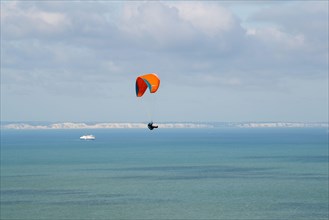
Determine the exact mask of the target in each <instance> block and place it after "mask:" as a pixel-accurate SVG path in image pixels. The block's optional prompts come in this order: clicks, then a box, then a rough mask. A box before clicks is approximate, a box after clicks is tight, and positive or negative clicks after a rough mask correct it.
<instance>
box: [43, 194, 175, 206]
mask: <svg viewBox="0 0 329 220" xmlns="http://www.w3.org/2000/svg"><path fill="white" fill-rule="evenodd" d="M177 201H178V200H172V199H157V198H132V197H130V196H127V197H119V198H115V197H113V198H98V199H80V200H66V201H55V202H46V204H48V205H61V206H62V205H64V206H65V205H77V206H101V205H105V206H108V205H128V204H155V203H156V204H164V203H172V202H177ZM43 204H45V203H43Z"/></svg>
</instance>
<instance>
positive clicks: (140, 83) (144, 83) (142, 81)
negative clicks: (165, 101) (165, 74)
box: [136, 73, 160, 97]
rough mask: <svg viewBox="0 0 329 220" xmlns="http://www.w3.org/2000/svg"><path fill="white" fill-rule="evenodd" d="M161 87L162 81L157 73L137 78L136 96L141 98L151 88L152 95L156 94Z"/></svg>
mask: <svg viewBox="0 0 329 220" xmlns="http://www.w3.org/2000/svg"><path fill="white" fill-rule="evenodd" d="M159 86H160V79H159V77H158V76H157V74H155V73H150V74H146V75H142V76H139V77H137V79H136V96H137V97H141V96H143V94H144V93H145V91H146V89H147V88H149V90H150V93H155V92H156V91H157V90H158V88H159Z"/></svg>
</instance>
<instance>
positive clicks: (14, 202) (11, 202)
mask: <svg viewBox="0 0 329 220" xmlns="http://www.w3.org/2000/svg"><path fill="white" fill-rule="evenodd" d="M33 202H34V201H31V200H1V201H0V204H1V205H21V204H32V203H33Z"/></svg>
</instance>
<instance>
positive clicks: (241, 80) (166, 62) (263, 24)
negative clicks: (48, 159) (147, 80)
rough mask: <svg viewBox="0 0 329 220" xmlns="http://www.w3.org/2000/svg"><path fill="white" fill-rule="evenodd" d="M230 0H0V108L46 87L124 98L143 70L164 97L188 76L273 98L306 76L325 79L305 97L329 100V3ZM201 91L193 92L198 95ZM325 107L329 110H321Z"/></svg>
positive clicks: (293, 89) (60, 92)
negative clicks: (250, 7)
mask: <svg viewBox="0 0 329 220" xmlns="http://www.w3.org/2000/svg"><path fill="white" fill-rule="evenodd" d="M236 4H238V3H236ZM251 4H252V3H251ZM234 6H235V5H234V3H231V4H225V2H153V1H151V2H106V1H105V2H72V1H69V2H56V1H46V2H39V1H35V2H34V1H28V2H23V1H17V2H1V35H2V36H1V87H2V93H3V95H2V98H3V101H4V102H5V103H6V106H8V108H6V107H3V112H5V116H6V115H8V116H6V117H8V118H13V117H14V115H13V114H11V113H9V111H10V108H15V106H16V108H17V107H18V106H19V105H18V104H16V103H11V101H9V100H13V99H15V102H20V100H19V98H18V97H17V96H18V95H19V94H21V95H22V94H23V95H24V94H25V95H26V94H29V97H33V96H36V94H40V93H46V94H49V97H52V98H51V99H54V100H53V101H55V100H58V99H60V98H59V97H58V96H65V97H68V96H69V97H72V99H73V98H76V97H81V96H88V97H90V96H91V97H92V96H96V97H101V99H103V101H105V99H108V100H112V101H113V103H116V104H118V102H119V101H118V100H117V98H116V97H118V96H119V97H120V98H127V97H129V95H130V93H128V92H124V91H125V89H131V88H130V87H133V84H134V80H135V78H136V76H137V75H138V74H141V73H144V72H158V73H159V74H160V75H161V78H162V81H163V82H165V83H163V86H164V88H163V89H164V91H166V92H167V93H168V97H175V95H173V94H174V92H176V91H178V90H179V91H180V92H181V91H182V89H181V86H182V85H184V86H185V87H186V90H188V92H187V93H191V92H192V91H193V89H194V88H196V87H198V88H201V89H204V90H205V93H207V94H209V93H211V92H212V91H214V92H215V93H217V94H219V93H223V92H226V93H228V94H230V93H231V91H232V90H233V94H235V93H237V91H239V92H242V93H244V94H246V93H253V94H254V93H255V91H260V92H261V93H264V92H266V93H270V94H268V97H270V99H272V98H273V97H271V93H272V92H277V91H279V93H278V96H280V95H282V94H284V93H285V92H288V93H289V92H290V93H296V94H298V93H300V91H299V90H298V89H300V88H297V87H298V86H296V85H297V84H298V83H301V84H302V85H303V84H304V85H303V86H305V87H307V86H312V87H318V88H320V91H318V92H319V93H316V94H313V93H312V92H304V93H303V95H302V96H308V95H307V94H309V95H310V96H314V95H315V96H317V98H319V99H320V101H317V102H316V103H317V104H316V105H317V106H318V108H326V109H327V108H328V106H327V105H326V104H325V103H324V104H323V102H324V100H325V99H326V98H327V97H328V96H327V95H325V94H324V92H326V89H327V86H325V85H324V84H321V82H325V81H326V80H328V2H326V1H309V2H308V1H300V2H289V3H284V2H281V3H278V4H268V5H266V4H265V6H264V7H259V8H258V10H255V12H254V13H251V14H250V15H249V16H247V19H245V20H242V18H241V16H240V17H239V14H238V13H236V12H235V11H234V10H233V9H232V8H233V7H234ZM255 7H256V6H255ZM256 8H257V7H256ZM242 24H244V25H242ZM166 85H170V88H169V86H167V88H166ZM166 89H167V90H166ZM169 89H170V90H171V91H169ZM131 90H132V91H133V90H134V88H132V89H131ZM223 90H225V91H223ZM132 93H133V92H132ZM176 93H177V92H176ZM203 95H204V94H200V96H199V97H195V99H196V100H200V101H201V102H202V100H201V99H202V97H201V96H203ZM249 95H251V94H249ZM176 96H177V95H176ZM236 96H238V94H236V95H234V96H231V97H230V99H235V98H236ZM241 97H243V95H241ZM301 98H302V97H299V96H297V99H301ZM39 99H42V98H41V97H39ZM244 99H245V98H244ZM260 99H263V98H260ZM291 99H293V96H292V97H291ZM308 99H311V98H308ZM7 100H8V101H7ZM63 100H64V99H63ZM236 101H237V102H240V100H239V99H237V100H236ZM68 102H70V101H69V100H66V101H65V102H64V101H63V103H61V104H60V105H67V104H68ZM178 102H179V99H176V100H173V103H172V104H174V105H175V104H177V103H178ZM251 102H252V100H251ZM7 103H8V104H7ZM319 103H322V104H319ZM165 104H166V106H168V105H171V104H170V103H169V102H166V103H165ZM276 104H277V103H276ZM311 104H313V105H314V104H315V103H309V105H311ZM128 105H129V104H128ZM187 105H189V104H187ZM253 105H257V104H256V103H253ZM71 107H72V108H73V106H71ZM208 107H210V106H208ZM39 108H40V106H39ZM102 108H110V107H109V106H102ZM226 108H227V109H228V108H229V106H226ZM234 108H235V109H237V106H234ZM79 109H81V106H79ZM30 111H31V112H32V111H33V109H32V108H31V110H30ZM76 111H78V109H76ZM89 111H90V109H89ZM118 111H119V110H118ZM227 111H228V110H227ZM318 113H319V112H317V113H313V114H314V115H316V114H318ZM104 114H105V113H104ZM115 114H118V112H115ZM195 114H197V113H195ZM213 114H215V113H213ZM306 114H308V113H306ZM320 114H321V115H322V116H321V118H322V119H324V118H325V117H326V116H323V115H324V111H322V112H321V113H320ZM34 117H36V116H34ZM45 117H47V116H45ZM58 117H60V116H58ZM118 117H121V116H120V115H118ZM193 117H194V116H193V115H191V117H190V119H191V118H193ZM227 117H232V116H228V115H227ZM241 117H242V116H241ZM268 117H272V116H270V115H269V116H268ZM277 117H279V116H277ZM310 118H311V117H310ZM93 119H94V118H93ZM93 119H91V120H93ZM187 120H188V119H187ZM306 120H307V119H306Z"/></svg>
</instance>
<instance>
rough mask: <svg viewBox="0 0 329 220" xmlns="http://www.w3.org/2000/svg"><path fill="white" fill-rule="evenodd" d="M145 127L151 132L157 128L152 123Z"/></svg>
mask: <svg viewBox="0 0 329 220" xmlns="http://www.w3.org/2000/svg"><path fill="white" fill-rule="evenodd" d="M147 127H148V128H149V129H150V130H153V129H154V128H158V126H157V125H153V122H150V123H148V124H147Z"/></svg>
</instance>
